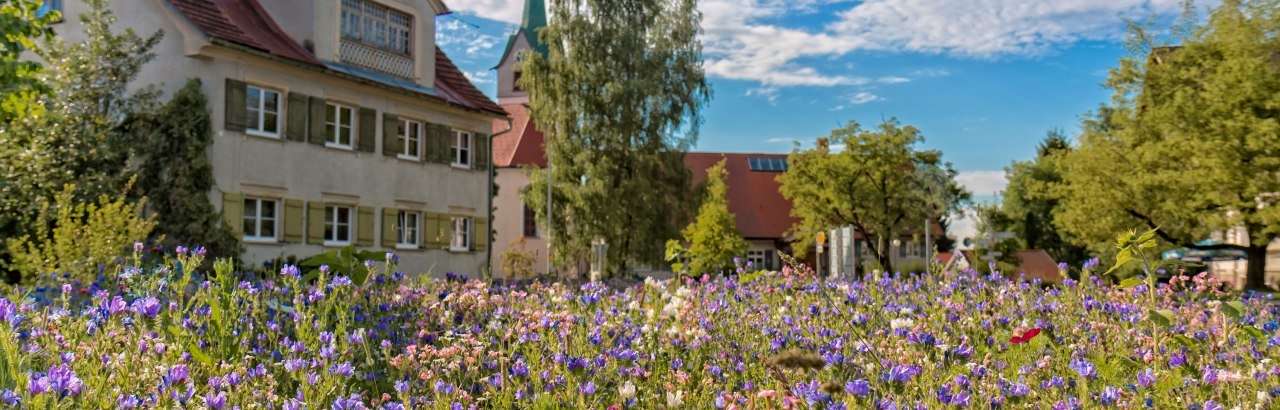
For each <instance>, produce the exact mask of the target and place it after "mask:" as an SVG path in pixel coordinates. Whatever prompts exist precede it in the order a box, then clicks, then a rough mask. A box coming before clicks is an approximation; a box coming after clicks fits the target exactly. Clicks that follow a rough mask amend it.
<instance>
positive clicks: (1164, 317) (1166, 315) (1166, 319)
mask: <svg viewBox="0 0 1280 410" xmlns="http://www.w3.org/2000/svg"><path fill="white" fill-rule="evenodd" d="M1147 317H1148V318H1149V319H1151V321H1152V322H1155V323H1156V324H1157V325H1160V326H1163V327H1169V326H1171V325H1173V311H1172V310H1155V309H1151V310H1148V311H1147Z"/></svg>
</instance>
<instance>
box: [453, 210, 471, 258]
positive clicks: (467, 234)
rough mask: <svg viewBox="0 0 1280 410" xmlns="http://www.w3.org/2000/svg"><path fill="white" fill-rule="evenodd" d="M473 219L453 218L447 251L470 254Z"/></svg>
mask: <svg viewBox="0 0 1280 410" xmlns="http://www.w3.org/2000/svg"><path fill="white" fill-rule="evenodd" d="M473 219H474V218H472V217H469V216H455V217H453V229H452V230H451V231H450V235H449V250H451V251H454V252H470V251H471V240H472V236H473V235H472V232H471V231H472V230H473V229H475V222H474V221H473Z"/></svg>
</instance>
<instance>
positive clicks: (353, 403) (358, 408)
mask: <svg viewBox="0 0 1280 410" xmlns="http://www.w3.org/2000/svg"><path fill="white" fill-rule="evenodd" d="M331 408H332V409H333V410H365V409H366V408H367V407H365V406H364V403H363V402H361V401H360V395H359V394H354V393H353V394H352V395H351V397H347V398H342V397H339V398H337V399H336V400H334V401H333V406H332V407H331Z"/></svg>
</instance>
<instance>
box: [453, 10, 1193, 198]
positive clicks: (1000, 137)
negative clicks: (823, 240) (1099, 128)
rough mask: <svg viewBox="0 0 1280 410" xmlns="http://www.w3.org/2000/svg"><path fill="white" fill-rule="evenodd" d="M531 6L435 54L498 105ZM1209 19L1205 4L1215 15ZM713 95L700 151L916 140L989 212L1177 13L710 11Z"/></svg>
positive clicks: (472, 20) (466, 13) (462, 20)
mask: <svg viewBox="0 0 1280 410" xmlns="http://www.w3.org/2000/svg"><path fill="white" fill-rule="evenodd" d="M523 1H524V0H448V1H447V4H448V5H449V6H450V7H451V8H452V9H453V10H454V11H455V13H454V14H453V15H449V16H442V17H440V18H438V29H437V35H436V39H437V42H438V43H440V44H441V46H442V47H443V48H444V50H445V52H447V53H449V55H450V56H451V57H453V58H454V60H455V61H456V62H457V63H458V65H459V66H460V67H461V68H462V69H463V70H465V71H466V72H467V73H468V75H469V76H470V77H471V78H472V80H473V81H475V82H476V83H477V85H478V86H479V87H480V88H481V89H482V90H484V91H485V92H487V93H489V94H490V95H492V94H493V92H494V90H495V88H496V82H495V76H494V74H495V72H494V71H491V70H490V68H491V67H492V66H493V65H494V64H495V62H496V61H497V60H498V58H499V55H500V54H501V53H502V50H503V47H504V46H505V44H506V38H507V36H508V35H509V34H510V33H511V32H512V31H513V30H514V28H515V26H516V24H518V23H519V19H520V13H521V8H522V5H523ZM1204 6H1205V4H1203V2H1202V3H1197V7H1200V8H1203V7H1204ZM699 8H700V9H701V10H702V11H703V28H704V31H705V33H704V34H703V36H702V41H703V46H704V52H705V59H706V65H705V66H706V69H707V72H708V74H709V76H710V78H711V83H712V87H713V90H714V93H715V96H714V99H713V100H712V101H711V103H710V104H709V105H708V106H707V107H706V108H705V110H704V112H703V114H704V118H705V123H704V126H703V128H702V132H701V137H700V139H699V141H698V145H697V147H696V150H699V151H733V152H744V151H746V152H788V151H790V150H791V149H792V148H793V146H794V144H795V142H796V141H799V142H801V143H803V144H811V143H812V141H813V140H814V139H815V138H817V137H821V136H826V135H827V134H828V133H829V132H830V130H831V129H833V128H836V127H838V126H840V125H842V124H843V123H845V122H847V121H849V120H856V121H858V122H859V123H861V124H863V125H864V126H874V125H875V124H876V123H878V122H879V121H880V120H881V118H887V117H897V118H898V119H899V120H901V121H902V122H903V123H906V124H911V125H915V126H917V127H919V128H920V129H921V130H922V132H923V134H924V135H925V137H926V142H925V144H924V146H925V147H927V148H936V149H940V150H942V151H943V153H944V158H945V159H946V160H948V161H951V162H953V163H954V164H955V165H956V167H957V168H958V169H959V170H960V171H961V177H960V179H961V182H962V183H963V184H965V185H966V186H967V187H969V189H970V190H971V191H972V192H973V193H974V194H975V196H976V198H978V199H990V198H992V197H993V196H994V194H995V193H996V192H997V191H998V190H999V189H1001V187H1003V186H1004V174H1003V168H1004V167H1005V166H1006V165H1008V164H1009V163H1010V162H1011V161H1014V160H1020V159H1026V158H1030V157H1031V156H1032V155H1034V150H1035V145H1036V144H1037V143H1038V142H1039V141H1040V139H1041V138H1042V137H1043V136H1044V134H1045V132H1046V131H1048V130H1049V129H1052V128H1062V129H1064V130H1066V131H1067V132H1068V134H1074V133H1075V132H1076V131H1077V130H1078V124H1079V118H1080V116H1081V115H1083V114H1085V113H1086V112H1088V111H1090V110H1093V109H1095V108H1096V107H1097V106H1098V105H1099V104H1100V103H1103V102H1105V101H1107V100H1108V98H1110V93H1109V91H1108V90H1106V89H1104V88H1103V87H1102V86H1101V85H1100V84H1101V83H1102V82H1103V81H1104V80H1105V78H1106V73H1107V70H1108V69H1109V68H1110V67H1112V66H1115V65H1116V64H1117V59H1119V58H1120V57H1122V56H1124V55H1125V53H1126V51H1125V49H1124V46H1123V38H1124V34H1125V24H1126V21H1133V20H1144V19H1150V18H1157V19H1159V20H1168V19H1169V18H1171V17H1175V16H1176V15H1177V14H1178V13H1179V12H1180V11H1181V9H1182V6H1181V0H864V1H851V0H700V2H699Z"/></svg>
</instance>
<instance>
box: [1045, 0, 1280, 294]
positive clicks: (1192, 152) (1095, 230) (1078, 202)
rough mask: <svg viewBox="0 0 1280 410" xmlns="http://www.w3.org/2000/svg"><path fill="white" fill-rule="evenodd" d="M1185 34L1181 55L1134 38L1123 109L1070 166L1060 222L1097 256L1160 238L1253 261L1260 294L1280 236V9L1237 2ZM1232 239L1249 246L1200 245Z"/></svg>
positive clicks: (1099, 120)
mask: <svg viewBox="0 0 1280 410" xmlns="http://www.w3.org/2000/svg"><path fill="white" fill-rule="evenodd" d="M1186 27H1187V29H1185V30H1182V32H1181V33H1179V34H1177V36H1178V38H1176V39H1174V44H1173V45H1169V44H1162V43H1160V42H1159V40H1158V39H1156V38H1155V37H1153V36H1152V35H1151V31H1148V30H1146V29H1145V28H1142V27H1138V28H1135V29H1134V30H1133V33H1132V35H1131V36H1130V41H1129V45H1130V48H1131V50H1132V51H1133V53H1132V55H1131V56H1129V57H1127V58H1124V59H1122V60H1121V62H1120V66H1119V67H1117V68H1115V69H1113V70H1112V71H1111V73H1110V77H1109V79H1108V80H1107V84H1108V85H1109V86H1110V87H1111V88H1112V89H1114V97H1113V99H1112V103H1110V104H1109V105H1107V106H1104V107H1103V109H1101V110H1099V112H1098V113H1097V114H1095V115H1094V116H1092V117H1091V118H1089V119H1087V120H1086V122H1085V127H1084V130H1085V132H1084V133H1083V135H1082V136H1081V140H1080V146H1079V148H1078V149H1077V150H1075V151H1074V152H1073V153H1072V154H1071V155H1067V156H1065V157H1064V161H1063V172H1064V181H1063V183H1062V185H1061V186H1060V189H1059V197H1060V198H1061V199H1062V201H1063V204H1064V212H1062V213H1059V214H1058V215H1057V217H1056V218H1055V223H1056V224H1057V225H1058V226H1059V227H1061V228H1062V229H1064V230H1066V231H1068V232H1070V233H1072V234H1074V235H1075V236H1076V237H1077V238H1079V240H1081V242H1082V243H1087V244H1091V245H1092V246H1093V247H1094V248H1103V247H1105V246H1107V245H1108V244H1109V243H1110V242H1111V240H1112V235H1114V233H1116V232H1120V231H1122V230H1126V229H1134V228H1159V229H1158V230H1157V234H1158V236H1159V238H1161V239H1163V240H1164V241H1165V242H1166V244H1168V245H1172V246H1184V247H1191V248H1215V247H1216V248H1233V249H1239V250H1243V251H1244V252H1245V253H1246V254H1247V255H1248V269H1247V279H1246V284H1245V285H1246V286H1247V287H1249V288H1260V287H1263V286H1264V278H1265V264H1266V252H1267V251H1266V247H1267V245H1268V244H1270V243H1271V242H1272V241H1274V240H1275V239H1276V237H1277V234H1280V42H1278V41H1276V38H1277V37H1278V36H1280V2H1278V1H1276V0H1256V1H1240V0H1227V1H1224V2H1223V3H1222V4H1221V5H1220V6H1218V7H1216V8H1214V9H1212V10H1211V12H1210V13H1209V17H1208V19H1207V21H1205V22H1203V23H1189V24H1188V25H1187V26H1186ZM1232 230H1235V232H1240V233H1243V234H1244V235H1243V236H1244V237H1246V238H1247V241H1245V243H1243V244H1232V243H1224V244H1216V245H1209V246H1201V245H1198V244H1197V242H1199V241H1202V240H1203V239H1206V238H1209V237H1210V236H1211V235H1213V234H1214V233H1221V232H1226V231H1232Z"/></svg>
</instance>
